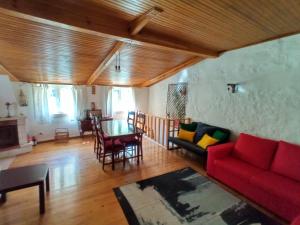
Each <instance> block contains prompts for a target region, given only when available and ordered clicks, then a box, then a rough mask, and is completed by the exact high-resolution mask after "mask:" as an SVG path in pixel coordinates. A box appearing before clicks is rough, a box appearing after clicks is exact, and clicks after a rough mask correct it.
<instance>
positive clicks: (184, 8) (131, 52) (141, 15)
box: [0, 0, 300, 86]
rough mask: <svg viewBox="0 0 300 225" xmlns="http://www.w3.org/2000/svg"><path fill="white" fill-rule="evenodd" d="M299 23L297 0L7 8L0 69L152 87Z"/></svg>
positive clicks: (126, 1) (117, 1)
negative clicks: (117, 63) (118, 68)
mask: <svg viewBox="0 0 300 225" xmlns="http://www.w3.org/2000/svg"><path fill="white" fill-rule="evenodd" d="M299 21H300V1H299V0H264V1H261V0H251V1H249V0H197V1H196V0H180V1H179V0H178V1H177V0H176V1H174V0H141V1H132V0H105V1H102V0H60V1H56V0H48V1H43V0H31V1H26V0H18V1H15V0H3V1H0V65H1V66H2V67H3V68H5V71H6V73H9V74H10V76H11V77H12V79H14V80H20V81H25V82H45V83H72V84H101V85H121V86H151V85H153V84H154V83H156V82H158V81H160V80H162V79H165V78H167V77H169V76H171V75H173V74H174V73H176V72H178V71H180V70H181V69H183V68H185V67H187V66H190V65H192V64H194V63H197V62H199V61H201V60H203V59H205V58H207V57H218V55H219V54H220V53H222V52H224V51H229V50H232V49H237V48H241V47H245V46H248V45H252V44H256V43H260V42H264V41H267V40H272V39H275V38H279V37H283V36H287V35H291V34H296V33H299V32H300V23H299ZM119 53H120V59H121V71H120V72H117V71H116V70H115V56H116V55H117V54H119ZM0 73H4V71H3V69H1V70H0Z"/></svg>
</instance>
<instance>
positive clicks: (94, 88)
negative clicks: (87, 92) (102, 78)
mask: <svg viewBox="0 0 300 225" xmlns="http://www.w3.org/2000/svg"><path fill="white" fill-rule="evenodd" d="M95 94H96V86H95V85H93V86H92V95H95Z"/></svg>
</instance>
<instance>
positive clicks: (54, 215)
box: [0, 138, 205, 225]
mask: <svg viewBox="0 0 300 225" xmlns="http://www.w3.org/2000/svg"><path fill="white" fill-rule="evenodd" d="M37 163H47V164H48V165H49V167H50V192H49V193H47V194H46V213H45V215H43V216H40V215H39V211H38V207H39V204H38V189H37V188H36V187H33V188H27V189H24V190H19V191H15V192H10V193H8V194H7V197H8V200H7V202H6V203H5V204H2V205H0V224H1V225H12V224H14V225H23V224H24V225H25V224H26V225H37V224H41V225H45V224H54V225H55V224H64V225H71V224H72V225H74V224H85V225H86V224H88V225H94V224H97V225H98V224H105V225H123V224H124V225H125V224H127V220H126V218H125V216H124V214H123V212H122V209H121V207H120V205H119V203H118V201H117V199H116V197H115V195H114V193H113V191H112V189H113V188H114V187H118V186H121V185H124V184H128V183H132V182H136V181H138V180H142V179H146V178H149V177H153V176H157V175H160V174H163V173H167V172H171V171H174V170H177V169H181V168H184V167H187V166H191V167H192V168H194V169H195V170H197V171H199V172H200V173H202V174H205V173H204V171H203V170H202V168H201V166H200V164H199V160H197V159H194V158H193V157H188V156H187V154H185V153H184V152H180V151H177V152H175V151H173V152H172V151H167V150H166V149H164V148H162V147H160V146H159V145H157V144H155V143H154V142H152V141H149V140H148V139H145V140H144V160H143V161H142V162H141V163H140V165H139V166H137V164H136V162H135V160H130V161H129V162H127V164H126V167H125V168H124V169H123V167H122V163H120V164H117V166H116V170H115V171H112V170H111V167H110V166H107V167H106V170H105V171H103V170H102V168H101V164H99V162H98V161H97V160H96V157H95V154H94V152H93V141H92V139H90V138H84V139H80V138H78V139H72V140H70V142H69V143H68V144H57V143H54V142H48V143H42V144H38V145H37V146H36V147H34V150H33V151H32V152H31V153H29V154H24V155H21V156H18V157H16V159H15V161H14V162H13V164H12V165H11V167H19V166H25V165H32V164H37Z"/></svg>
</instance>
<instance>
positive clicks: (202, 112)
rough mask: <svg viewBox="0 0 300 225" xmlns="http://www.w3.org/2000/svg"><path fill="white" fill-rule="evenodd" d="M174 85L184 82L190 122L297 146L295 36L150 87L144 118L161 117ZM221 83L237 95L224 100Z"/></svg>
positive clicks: (299, 54)
mask: <svg viewBox="0 0 300 225" xmlns="http://www.w3.org/2000/svg"><path fill="white" fill-rule="evenodd" d="M177 82H188V85H189V88H188V91H189V92H188V99H189V100H188V104H187V116H189V117H191V118H192V119H193V120H195V121H202V122H207V123H209V124H213V125H218V126H222V127H226V128H229V129H231V130H233V131H234V133H235V135H237V134H238V133H240V132H247V133H251V134H255V135H259V136H263V137H269V138H274V139H283V140H287V141H290V142H296V143H299V144H300V35H295V36H291V37H287V38H283V39H279V40H275V41H271V42H267V43H263V44H259V45H255V46H251V47H247V48H243V49H239V50H235V51H231V52H227V53H225V54H224V55H222V56H221V57H219V58H217V59H208V60H205V61H203V62H200V63H198V64H196V65H194V66H192V67H190V68H188V69H185V70H183V71H181V72H180V73H178V74H176V75H175V76H173V77H171V78H169V79H167V80H164V81H162V82H160V83H158V84H156V85H154V86H152V87H150V90H149V112H150V113H152V114H155V115H159V116H165V109H166V101H167V88H168V84H170V83H177ZM227 83H240V84H241V86H242V88H243V90H242V91H241V92H240V93H235V94H230V93H228V91H227V86H226V84H227Z"/></svg>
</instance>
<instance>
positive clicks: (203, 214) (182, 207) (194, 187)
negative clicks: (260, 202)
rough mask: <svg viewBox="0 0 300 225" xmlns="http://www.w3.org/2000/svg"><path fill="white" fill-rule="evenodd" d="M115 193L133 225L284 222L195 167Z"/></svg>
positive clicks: (232, 224) (223, 224) (273, 223)
mask: <svg viewBox="0 0 300 225" xmlns="http://www.w3.org/2000/svg"><path fill="white" fill-rule="evenodd" d="M114 192H115V194H116V196H117V198H118V201H119V203H120V205H121V207H122V209H123V212H124V214H125V216H126V218H127V220H128V223H129V224H130V225H177V224H178V225H179V224H193V225H202V224H203V225H280V224H279V223H278V222H276V221H274V220H273V219H271V218H270V217H268V216H267V215H265V214H264V213H262V212H260V211H259V210H257V209H255V208H254V207H252V206H251V205H249V204H247V203H246V202H245V201H242V200H241V199H239V198H237V197H235V196H234V195H232V194H231V193H229V192H227V191H225V190H224V189H223V188H221V187H220V186H218V185H217V184H215V183H214V182H213V181H211V180H209V179H208V178H206V177H204V176H201V175H200V174H198V173H197V172H196V171H195V170H193V169H191V168H184V169H181V170H177V171H174V172H171V173H167V174H163V175H160V176H157V177H153V178H150V179H146V180H142V181H139V182H136V183H132V184H128V185H125V186H122V187H118V188H115V189H114Z"/></svg>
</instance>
